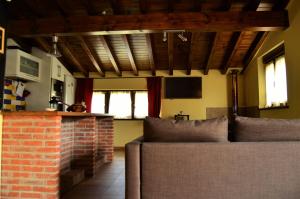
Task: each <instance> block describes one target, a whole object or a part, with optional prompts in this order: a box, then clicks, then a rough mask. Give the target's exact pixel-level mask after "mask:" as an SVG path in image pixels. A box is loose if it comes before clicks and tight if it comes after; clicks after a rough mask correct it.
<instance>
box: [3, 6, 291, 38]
mask: <svg viewBox="0 0 300 199" xmlns="http://www.w3.org/2000/svg"><path fill="white" fill-rule="evenodd" d="M241 21H243V23H241ZM158 22H159V23H158ZM49 24H51V25H49ZM288 25H289V21H288V15H287V11H276V12H275V11H265V12H262V11H261V12H255V11H248V12H244V11H243V12H210V13H197V12H193V13H192V12H190V13H153V14H143V15H113V16H72V17H67V18H65V20H64V19H62V18H61V17H58V18H45V19H37V20H35V22H32V20H12V21H10V24H9V27H8V31H10V32H14V33H15V34H17V35H21V36H37V35H48V36H49V35H52V34H53V33H56V34H57V35H58V36H60V35H69V36H70V35H78V34H94V35H95V34H96V35H104V34H129V33H147V32H161V31H163V30H166V29H170V30H172V29H184V30H195V31H204V32H207V31H208V32H221V31H246V30H249V31H278V30H284V29H285V28H287V27H288Z"/></svg>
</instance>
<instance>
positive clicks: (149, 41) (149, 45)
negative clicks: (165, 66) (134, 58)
mask: <svg viewBox="0 0 300 199" xmlns="http://www.w3.org/2000/svg"><path fill="white" fill-rule="evenodd" d="M146 42H147V48H148V56H149V63H150V68H151V71H152V76H155V75H156V70H155V61H154V60H155V59H154V53H153V48H152V46H153V45H152V39H151V35H150V34H146Z"/></svg>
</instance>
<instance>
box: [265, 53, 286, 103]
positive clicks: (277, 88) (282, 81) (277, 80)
mask: <svg viewBox="0 0 300 199" xmlns="http://www.w3.org/2000/svg"><path fill="white" fill-rule="evenodd" d="M265 75H266V106H267V107H270V106H279V105H280V104H281V103H286V102H287V80H286V65H285V58H284V56H281V57H279V58H277V59H276V60H275V65H274V63H273V62H270V63H268V64H267V65H266V74H265Z"/></svg>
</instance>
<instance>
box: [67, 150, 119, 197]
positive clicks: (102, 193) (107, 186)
mask: <svg viewBox="0 0 300 199" xmlns="http://www.w3.org/2000/svg"><path fill="white" fill-rule="evenodd" d="M124 198H125V163H124V152H121V151H117V152H115V156H114V160H113V162H112V163H110V164H105V165H103V166H102V167H101V168H100V170H99V171H98V172H97V174H96V176H95V177H93V178H90V179H88V180H85V181H83V182H82V183H80V184H79V185H77V186H76V187H74V189H73V190H72V191H70V192H69V193H67V194H66V195H65V196H64V197H63V199H124Z"/></svg>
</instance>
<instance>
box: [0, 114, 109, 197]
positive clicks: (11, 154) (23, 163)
mask: <svg viewBox="0 0 300 199" xmlns="http://www.w3.org/2000/svg"><path fill="white" fill-rule="evenodd" d="M2 138H3V142H2V179H1V182H2V185H1V197H0V198H1V199H2V198H3V199H10V198H45V199H51V198H53V199H56V198H59V175H60V174H62V173H64V172H67V171H69V170H70V168H80V169H84V170H85V174H86V176H93V175H94V174H95V169H96V156H97V152H99V153H101V154H102V155H103V156H104V158H105V161H106V162H111V161H112V159H113V118H96V117H63V119H62V117H61V116H25V115H21V116H16V115H4V116H3V135H2Z"/></svg>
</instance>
